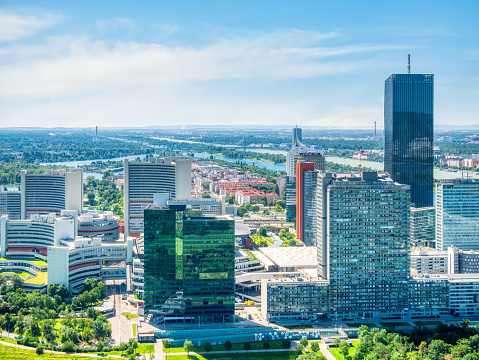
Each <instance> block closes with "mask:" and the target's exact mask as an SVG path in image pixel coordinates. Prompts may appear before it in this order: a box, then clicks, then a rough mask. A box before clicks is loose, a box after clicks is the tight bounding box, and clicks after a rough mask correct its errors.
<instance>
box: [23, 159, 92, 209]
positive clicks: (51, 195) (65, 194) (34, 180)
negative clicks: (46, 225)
mask: <svg viewBox="0 0 479 360" xmlns="http://www.w3.org/2000/svg"><path fill="white" fill-rule="evenodd" d="M20 176H21V189H22V191H21V204H20V205H21V213H20V217H21V219H29V218H30V216H32V215H34V214H49V213H53V212H54V213H56V214H58V215H60V212H61V211H62V210H76V211H78V213H81V212H82V210H83V169H81V168H80V169H72V170H68V171H66V170H63V169H60V170H51V169H47V170H45V174H28V173H27V171H26V170H22V171H21V172H20Z"/></svg>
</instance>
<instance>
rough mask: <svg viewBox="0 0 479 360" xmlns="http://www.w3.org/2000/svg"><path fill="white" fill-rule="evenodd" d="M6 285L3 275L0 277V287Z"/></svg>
mask: <svg viewBox="0 0 479 360" xmlns="http://www.w3.org/2000/svg"><path fill="white" fill-rule="evenodd" d="M6 283H7V278H6V277H5V276H3V275H0V285H3V284H6Z"/></svg>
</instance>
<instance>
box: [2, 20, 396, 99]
mask: <svg viewBox="0 0 479 360" xmlns="http://www.w3.org/2000/svg"><path fill="white" fill-rule="evenodd" d="M333 36H337V35H335V34H321V33H315V32H303V31H299V30H292V31H291V32H280V33H274V34H265V35H263V36H258V37H254V38H250V37H248V38H235V39H223V40H221V41H219V42H217V43H214V44H211V45H206V46H203V47H193V46H189V47H188V46H167V45H162V44H156V43H139V42H134V41H131V42H117V43H115V44H113V45H110V44H108V43H106V42H101V41H93V40H91V39H90V38H88V37H73V36H71V35H70V36H65V37H56V38H50V39H49V40H48V41H47V42H46V43H45V44H43V45H42V46H35V47H31V48H30V47H12V48H11V49H7V50H5V49H4V51H3V53H0V60H2V58H3V59H4V60H5V61H2V62H3V65H2V66H0V76H1V77H2V79H3V83H4V84H5V85H7V86H4V87H2V88H1V89H0V95H3V96H9V97H11V96H32V97H43V96H51V95H55V94H62V95H63V94H65V92H90V91H98V90H102V89H103V90H107V91H108V89H110V88H115V89H117V88H118V87H124V88H129V87H131V86H139V85H147V84H156V85H160V86H161V85H164V86H168V85H170V84H171V83H179V82H180V83H185V82H188V81H203V80H219V79H252V78H274V79H296V78H312V77H318V76H323V75H330V74H338V73H344V72H349V71H354V70H357V69H359V68H360V67H361V66H362V65H363V64H362V62H361V60H356V61H354V62H351V61H342V60H341V59H340V58H339V59H338V58H337V57H339V56H341V55H345V54H350V53H356V54H358V53H365V52H371V51H378V50H382V49H387V48H390V47H389V46H378V45H368V44H364V45H355V46H344V47H336V48H327V47H311V45H314V44H316V43H317V42H318V41H321V40H322V39H326V38H331V37H333ZM29 52H31V53H30V54H29ZM19 54H21V56H19ZM8 59H15V61H11V62H10V63H8Z"/></svg>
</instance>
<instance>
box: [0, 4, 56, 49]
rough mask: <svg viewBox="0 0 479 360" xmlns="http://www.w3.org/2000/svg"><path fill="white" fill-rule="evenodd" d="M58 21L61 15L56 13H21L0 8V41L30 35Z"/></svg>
mask: <svg viewBox="0 0 479 360" xmlns="http://www.w3.org/2000/svg"><path fill="white" fill-rule="evenodd" d="M60 21H62V16H60V15H58V14H52V13H45V14H41V15H22V14H19V13H16V12H13V11H9V10H3V9H0V42H9V41H15V40H18V39H21V38H25V37H31V36H33V35H36V34H37V33H39V32H40V31H42V30H44V29H47V28H49V27H52V26H54V25H56V24H58V23H59V22H60Z"/></svg>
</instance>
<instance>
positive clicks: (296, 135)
mask: <svg viewBox="0 0 479 360" xmlns="http://www.w3.org/2000/svg"><path fill="white" fill-rule="evenodd" d="M302 138H303V131H302V129H299V128H297V127H296V128H294V129H293V145H292V146H291V150H290V151H288V153H287V154H286V175H288V176H295V175H296V162H297V161H298V156H299V154H300V153H304V152H307V151H308V150H311V149H310V148H309V147H308V146H306V145H304V144H303V143H302V142H301V140H302Z"/></svg>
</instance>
